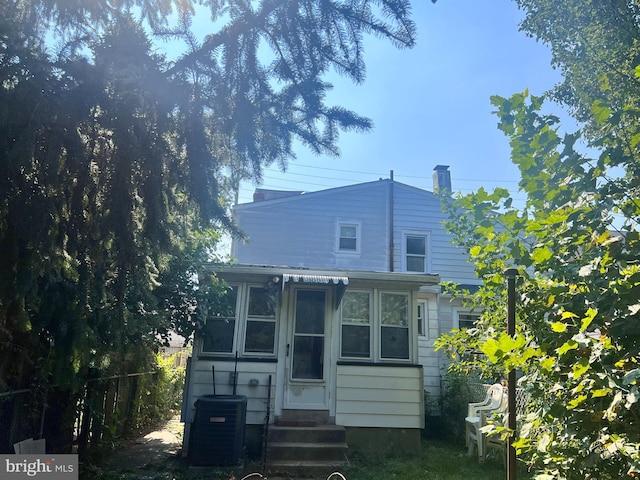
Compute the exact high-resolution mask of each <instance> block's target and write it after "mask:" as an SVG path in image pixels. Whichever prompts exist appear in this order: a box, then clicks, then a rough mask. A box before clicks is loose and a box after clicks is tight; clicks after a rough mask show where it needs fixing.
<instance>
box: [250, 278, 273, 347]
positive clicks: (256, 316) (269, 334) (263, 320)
mask: <svg viewBox="0 0 640 480" xmlns="http://www.w3.org/2000/svg"><path fill="white" fill-rule="evenodd" d="M276 303H277V296H276V294H275V292H273V291H270V290H267V289H266V288H264V287H249V307H248V311H247V329H246V333H245V341H244V351H245V352H247V353H273V351H274V341H275V336H276Z"/></svg>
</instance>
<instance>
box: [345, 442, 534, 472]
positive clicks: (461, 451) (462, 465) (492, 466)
mask: <svg viewBox="0 0 640 480" xmlns="http://www.w3.org/2000/svg"><path fill="white" fill-rule="evenodd" d="M519 467H522V468H519V469H518V470H519V471H518V479H519V480H527V479H531V478H533V477H532V476H530V475H528V474H527V472H526V470H525V469H524V465H519ZM343 473H344V474H345V477H346V478H347V480H371V479H377V478H380V479H385V480H386V479H398V480H469V479H473V480H499V479H501V478H506V467H505V466H504V462H503V460H502V459H501V458H495V457H492V458H488V459H487V460H486V461H485V462H484V463H479V462H478V459H477V457H471V458H469V457H468V456H467V452H466V448H465V447H464V446H458V445H454V444H451V443H446V442H440V441H436V440H427V441H424V442H423V445H422V451H421V454H420V456H419V457H405V458H403V457H390V458H382V459H378V460H372V459H367V461H366V462H362V463H360V462H359V464H357V465H354V466H351V467H349V468H347V469H345V471H344V472H343Z"/></svg>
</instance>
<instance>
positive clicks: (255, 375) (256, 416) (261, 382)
mask: <svg viewBox="0 0 640 480" xmlns="http://www.w3.org/2000/svg"><path fill="white" fill-rule="evenodd" d="M192 362H195V365H193V366H192V369H191V372H190V378H189V383H190V387H189V398H188V399H187V403H186V408H187V411H186V419H187V421H192V420H193V415H194V410H195V408H194V404H195V401H196V400H197V399H198V397H201V396H204V395H212V394H213V392H214V387H213V375H212V369H211V367H212V366H215V384H216V385H215V393H216V395H231V394H232V393H233V383H232V382H231V381H230V379H231V375H232V374H233V372H234V370H235V371H236V372H237V375H236V378H237V384H236V394H237V395H246V397H247V424H250V425H262V424H264V418H265V413H266V401H267V398H271V399H272V401H273V398H274V395H275V385H276V366H277V363H275V362H272V363H263V362H238V364H237V366H236V365H234V362H233V361H227V362H221V361H216V362H214V361H212V360H206V359H202V358H201V359H199V360H195V359H192ZM269 375H271V392H270V395H269V392H268V390H267V387H268V385H269ZM256 382H257V384H256Z"/></svg>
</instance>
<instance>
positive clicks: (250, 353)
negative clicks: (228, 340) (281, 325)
mask: <svg viewBox="0 0 640 480" xmlns="http://www.w3.org/2000/svg"><path fill="white" fill-rule="evenodd" d="M252 288H254V289H262V290H266V291H267V292H268V291H269V289H268V288H266V287H265V285H264V284H259V283H247V284H245V290H246V299H245V301H244V303H243V306H244V307H245V310H244V312H243V314H242V354H243V355H244V356H260V357H264V356H269V357H275V356H276V355H277V349H278V311H279V310H280V308H279V307H280V298H279V297H280V295H278V294H277V292H274V294H275V301H276V303H275V306H274V309H273V317H270V316H269V317H265V316H257V315H253V316H252V315H250V314H249V305H250V303H251V289H252ZM249 322H261V323H273V345H272V350H271V352H256V351H250V350H247V333H248V327H249Z"/></svg>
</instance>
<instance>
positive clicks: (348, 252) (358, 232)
mask: <svg viewBox="0 0 640 480" xmlns="http://www.w3.org/2000/svg"><path fill="white" fill-rule="evenodd" d="M342 227H354V228H355V231H356V236H355V240H356V246H355V248H354V249H351V248H341V244H340V240H341V239H342V238H351V237H343V236H342ZM361 227H362V225H361V223H360V222H351V221H342V220H340V221H338V223H337V225H336V245H335V249H336V253H340V254H346V255H357V254H359V253H360V244H361V238H360V237H361V235H362V228H361Z"/></svg>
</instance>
